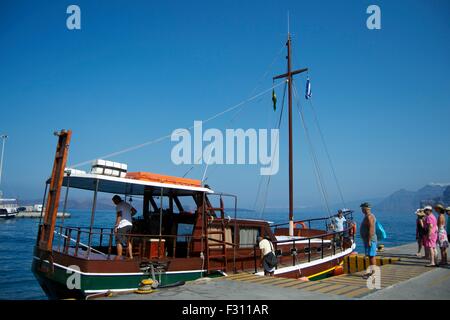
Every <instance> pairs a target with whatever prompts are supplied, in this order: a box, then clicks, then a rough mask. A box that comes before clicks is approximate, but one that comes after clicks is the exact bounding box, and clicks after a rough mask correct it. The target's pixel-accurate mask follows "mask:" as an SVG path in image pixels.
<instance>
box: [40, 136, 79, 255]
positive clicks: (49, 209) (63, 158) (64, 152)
mask: <svg viewBox="0 0 450 320" xmlns="http://www.w3.org/2000/svg"><path fill="white" fill-rule="evenodd" d="M55 135H56V136H58V144H57V146H56V154H55V160H54V162H53V170H52V176H51V178H50V186H49V192H48V198H47V204H46V207H45V214H44V221H43V223H42V226H41V230H40V237H39V248H40V249H43V250H46V251H51V250H52V245H53V232H54V230H55V223H56V215H57V214H58V205H59V197H60V194H61V186H62V183H63V179H64V171H65V168H66V162H67V156H68V153H69V152H68V149H69V143H70V138H71V136H72V131H70V130H68V131H66V130H61V131H60V132H55ZM63 214H64V213H63Z"/></svg>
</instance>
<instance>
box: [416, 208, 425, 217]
mask: <svg viewBox="0 0 450 320" xmlns="http://www.w3.org/2000/svg"><path fill="white" fill-rule="evenodd" d="M416 214H417V215H418V216H424V215H425V213H424V212H423V209H417V210H416Z"/></svg>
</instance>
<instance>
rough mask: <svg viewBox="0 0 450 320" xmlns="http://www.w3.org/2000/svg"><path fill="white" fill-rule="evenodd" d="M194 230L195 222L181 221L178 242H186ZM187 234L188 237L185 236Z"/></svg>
mask: <svg viewBox="0 0 450 320" xmlns="http://www.w3.org/2000/svg"><path fill="white" fill-rule="evenodd" d="M193 230H194V225H193V224H187V223H179V224H178V230H177V235H178V237H177V241H178V242H186V241H187V239H188V238H189V237H191V236H192V231H193ZM183 236H187V237H183Z"/></svg>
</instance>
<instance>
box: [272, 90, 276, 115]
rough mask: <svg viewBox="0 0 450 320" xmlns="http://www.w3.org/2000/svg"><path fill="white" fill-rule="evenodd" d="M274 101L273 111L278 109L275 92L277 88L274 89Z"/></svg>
mask: <svg viewBox="0 0 450 320" xmlns="http://www.w3.org/2000/svg"><path fill="white" fill-rule="evenodd" d="M272 102H273V111H276V110H277V95H276V94H275V89H273V90H272Z"/></svg>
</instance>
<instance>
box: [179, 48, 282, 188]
mask: <svg viewBox="0 0 450 320" xmlns="http://www.w3.org/2000/svg"><path fill="white" fill-rule="evenodd" d="M284 47H285V45H282V46H281V48H280V49H279V50H278V53H277V54H276V55H275V58H274V59H273V60H272V62H271V63H270V64H269V66H268V67H267V68H266V71H265V72H264V73H263V75H262V76H261V78H260V79H259V80H258V82H257V83H256V86H255V87H254V88H253V90H252V91H251V92H250V94H249V96H252V95H254V94H255V92H256V90H257V89H258V88H259V87H260V86H261V83H262V82H263V80H264V79H265V78H266V77H267V75H268V74H269V72H270V70H271V69H272V67H273V65H274V64H275V62H276V61H277V60H278V59H279V58H280V55H281V53H282V52H283V50H284ZM242 110H244V106H241V107H240V108H238V111H237V112H236V113H235V114H234V115H233V116H232V117H231V119H230V120H229V121H228V124H229V125H230V124H231V123H233V122H234V120H235V119H236V117H237V116H238V115H239V114H240V113H241V111H242ZM211 152H212V150H211ZM202 156H203V154H202V155H201V156H200V157H199V159H198V160H197V161H196V162H194V163H198V162H199V161H200V160H201V158H202ZM209 158H211V154H210V155H209ZM208 166H209V160H208V162H207V163H206V168H205V170H204V172H203V175H202V182H205V181H206V180H208V177H207V176H206V171H207V170H208ZM194 167H195V165H192V166H191V167H190V168H189V170H188V171H187V172H186V173H185V174H184V175H183V177H185V176H186V175H187V174H188V173H189V172H191V170H192V169H194ZM216 168H217V166H216Z"/></svg>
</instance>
